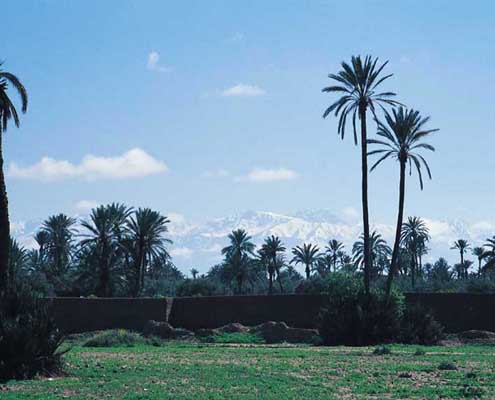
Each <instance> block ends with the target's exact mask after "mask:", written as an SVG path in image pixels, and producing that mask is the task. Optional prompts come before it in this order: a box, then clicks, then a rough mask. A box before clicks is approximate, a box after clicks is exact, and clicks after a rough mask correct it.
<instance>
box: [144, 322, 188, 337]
mask: <svg viewBox="0 0 495 400" xmlns="http://www.w3.org/2000/svg"><path fill="white" fill-rule="evenodd" d="M143 335H144V336H156V337H159V338H161V339H179V338H182V339H184V338H188V337H192V336H194V333H192V332H191V331H188V330H187V329H182V328H174V327H173V326H172V325H170V324H169V323H168V322H163V321H153V320H150V321H148V322H146V324H145V325H144V327H143Z"/></svg>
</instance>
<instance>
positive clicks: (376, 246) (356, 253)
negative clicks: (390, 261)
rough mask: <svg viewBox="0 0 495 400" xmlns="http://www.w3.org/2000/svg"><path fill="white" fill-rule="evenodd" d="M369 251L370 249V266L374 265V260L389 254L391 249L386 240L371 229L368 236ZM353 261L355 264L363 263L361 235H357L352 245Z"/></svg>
mask: <svg viewBox="0 0 495 400" xmlns="http://www.w3.org/2000/svg"><path fill="white" fill-rule="evenodd" d="M370 251H371V263H372V264H371V265H372V268H373V267H376V265H375V264H376V261H378V260H379V259H380V258H386V257H388V256H390V254H391V253H392V250H391V249H390V247H389V246H388V244H387V242H386V241H385V240H384V239H383V237H382V235H380V234H379V233H378V232H377V231H373V232H372V233H371V236H370ZM352 254H353V261H354V263H355V264H356V265H357V266H363V265H364V238H363V235H361V236H360V237H359V240H358V241H357V242H355V243H354V245H353V246H352Z"/></svg>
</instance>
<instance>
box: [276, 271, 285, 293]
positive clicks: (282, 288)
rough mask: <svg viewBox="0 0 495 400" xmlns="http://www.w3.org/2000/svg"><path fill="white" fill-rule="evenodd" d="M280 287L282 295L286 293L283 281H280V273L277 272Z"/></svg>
mask: <svg viewBox="0 0 495 400" xmlns="http://www.w3.org/2000/svg"><path fill="white" fill-rule="evenodd" d="M277 281H278V286H279V287H280V293H284V287H283V286H282V279H280V273H279V272H277Z"/></svg>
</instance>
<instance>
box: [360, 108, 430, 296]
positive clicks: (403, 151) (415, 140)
mask: <svg viewBox="0 0 495 400" xmlns="http://www.w3.org/2000/svg"><path fill="white" fill-rule="evenodd" d="M385 121H386V123H382V122H380V121H378V131H377V135H378V136H380V137H382V138H383V139H368V143H369V144H378V145H380V146H382V148H381V149H378V150H373V151H370V152H369V153H368V155H373V154H380V158H379V159H378V161H376V163H375V164H374V165H373V166H372V167H371V171H373V170H374V169H375V168H376V167H377V166H378V165H379V164H380V163H381V162H382V161H383V160H386V159H387V158H392V159H394V160H397V161H398V162H399V171H400V173H399V211H398V213H397V224H396V228H395V240H394V247H393V251H392V261H391V263H390V271H389V274H388V277H387V283H386V289H385V292H386V298H387V299H388V298H389V295H390V290H391V287H392V280H393V278H394V275H395V274H396V273H397V261H398V258H399V247H400V237H401V229H402V222H403V215H404V200H405V193H406V167H407V164H408V163H409V165H410V166H411V165H412V164H414V166H415V169H416V171H417V172H418V176H419V185H420V187H421V190H423V177H422V173H421V165H423V166H424V167H425V169H426V172H427V174H428V177H429V178H430V179H431V171H430V167H429V166H428V163H427V162H426V160H425V159H424V157H423V156H422V155H421V154H419V153H418V151H419V150H423V149H424V150H429V151H435V148H434V147H433V146H431V145H430V144H428V143H425V142H424V140H425V139H426V138H427V137H428V136H429V135H430V134H432V133H433V132H436V131H438V129H424V125H425V124H426V123H427V122H428V121H429V117H421V115H420V114H419V112H418V111H415V110H406V109H405V108H404V107H399V108H398V109H394V110H393V111H392V114H390V113H389V112H387V111H385Z"/></svg>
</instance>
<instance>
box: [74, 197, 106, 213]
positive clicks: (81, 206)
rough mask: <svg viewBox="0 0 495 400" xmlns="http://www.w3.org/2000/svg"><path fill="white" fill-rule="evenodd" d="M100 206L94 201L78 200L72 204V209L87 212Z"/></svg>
mask: <svg viewBox="0 0 495 400" xmlns="http://www.w3.org/2000/svg"><path fill="white" fill-rule="evenodd" d="M99 205H100V203H99V202H97V201H96V200H80V201H78V202H77V203H76V204H74V209H75V210H76V211H78V212H83V213H84V212H88V211H91V210H92V209H93V208H96V207H98V206H99Z"/></svg>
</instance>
